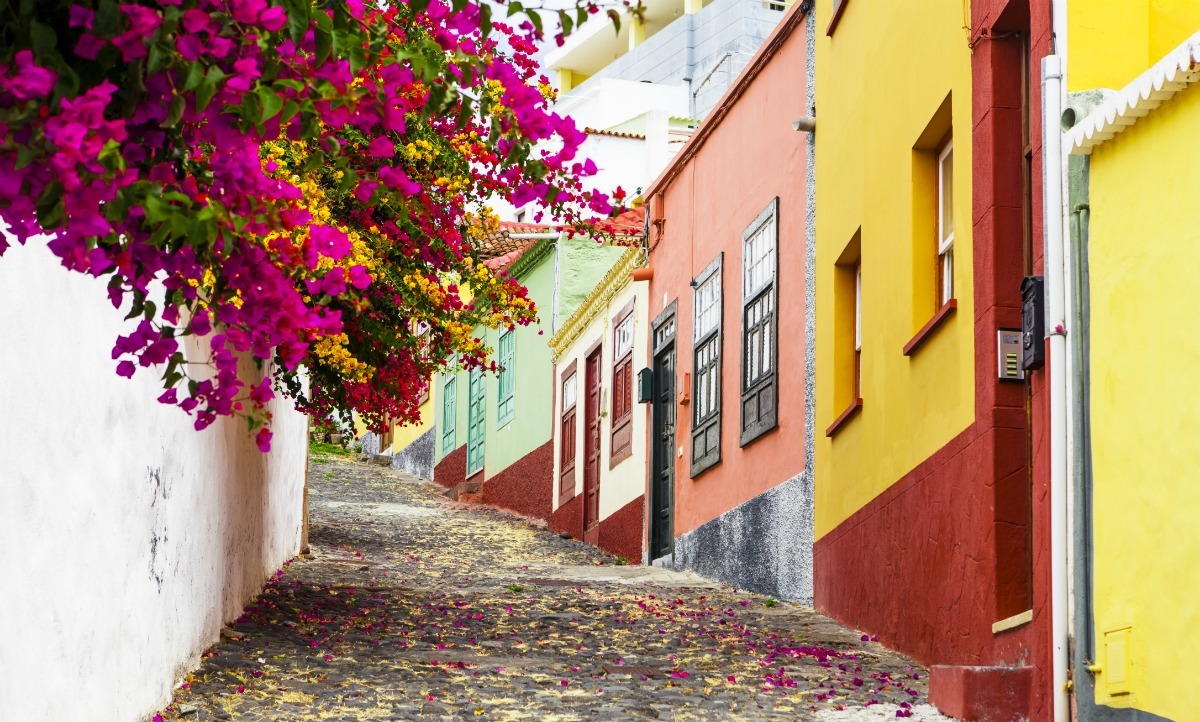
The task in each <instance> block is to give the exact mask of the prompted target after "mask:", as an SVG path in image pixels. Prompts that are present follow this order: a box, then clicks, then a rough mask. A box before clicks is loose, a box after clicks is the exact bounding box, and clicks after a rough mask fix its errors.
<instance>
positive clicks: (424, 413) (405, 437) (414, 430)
mask: <svg viewBox="0 0 1200 722" xmlns="http://www.w3.org/2000/svg"><path fill="white" fill-rule="evenodd" d="M436 385H437V382H436V380H433V381H430V382H429V397H428V398H427V399H425V403H423V404H421V408H420V412H421V420H420V421H418V422H417V423H415V424H409V425H407V426H397V427H396V428H395V430H394V431H393V432H392V449H394V450H396V451H399V450H400V449H403V448H404V447H406V446H408V445H409V444H411V443H412V442H414V441H416V439H417V437H418V436H420V435H421V434H424V433H425V432H426V431H429V430H430V429H432V428H433V400H434V399H433V397H434V395H435V394H434V389H433V387H434V386H436Z"/></svg>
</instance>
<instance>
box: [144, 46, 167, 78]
mask: <svg viewBox="0 0 1200 722" xmlns="http://www.w3.org/2000/svg"><path fill="white" fill-rule="evenodd" d="M170 59H171V52H170V51H169V50H163V46H162V45H161V44H159V43H154V44H153V45H151V46H150V57H149V59H148V60H147V61H146V69H147V70H148V71H149V72H150V73H157V72H158V71H159V70H162V67H163V65H165V64H166V62H167V61H168V60H170Z"/></svg>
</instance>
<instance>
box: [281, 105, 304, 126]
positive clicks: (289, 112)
mask: <svg viewBox="0 0 1200 722" xmlns="http://www.w3.org/2000/svg"><path fill="white" fill-rule="evenodd" d="M299 112H300V105H299V104H298V103H297V102H296V101H294V100H289V101H288V102H286V103H284V104H283V111H282V115H280V116H279V122H281V123H286V122H288V121H289V120H291V119H292V118H294V117H296V113H299Z"/></svg>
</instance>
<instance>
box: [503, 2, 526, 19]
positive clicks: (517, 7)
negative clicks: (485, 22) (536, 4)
mask: <svg viewBox="0 0 1200 722" xmlns="http://www.w3.org/2000/svg"><path fill="white" fill-rule="evenodd" d="M524 11H525V6H524V5H522V4H521V3H519V2H511V3H509V4H508V15H505V17H509V18H511V17H512V16H513V15H516V14H517V13H520V12H524Z"/></svg>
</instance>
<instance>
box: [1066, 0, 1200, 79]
mask: <svg viewBox="0 0 1200 722" xmlns="http://www.w3.org/2000/svg"><path fill="white" fill-rule="evenodd" d="M1198 20H1200V4H1198V3H1197V2H1196V0H1085V1H1084V2H1078V1H1077V2H1069V3H1067V41H1068V52H1067V63H1068V65H1067V89H1068V90H1070V91H1072V92H1074V91H1078V90H1091V89H1093V88H1112V89H1116V88H1123V87H1125V86H1126V85H1127V84H1129V82H1130V81H1131V80H1133V79H1134V78H1136V77H1137V76H1138V75H1140V74H1141V73H1142V72H1143V71H1144V70H1145V69H1146V68H1148V67H1150V66H1151V65H1153V64H1154V63H1155V62H1156V61H1157V60H1158V59H1159V58H1161V57H1162V56H1164V55H1166V54H1167V53H1168V52H1170V51H1171V50H1172V49H1173V48H1175V46H1177V45H1179V44H1180V43H1181V42H1183V41H1184V39H1185V38H1187V37H1188V36H1189V35H1191V34H1192V33H1193V32H1195V30H1196V26H1197V24H1198Z"/></svg>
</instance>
